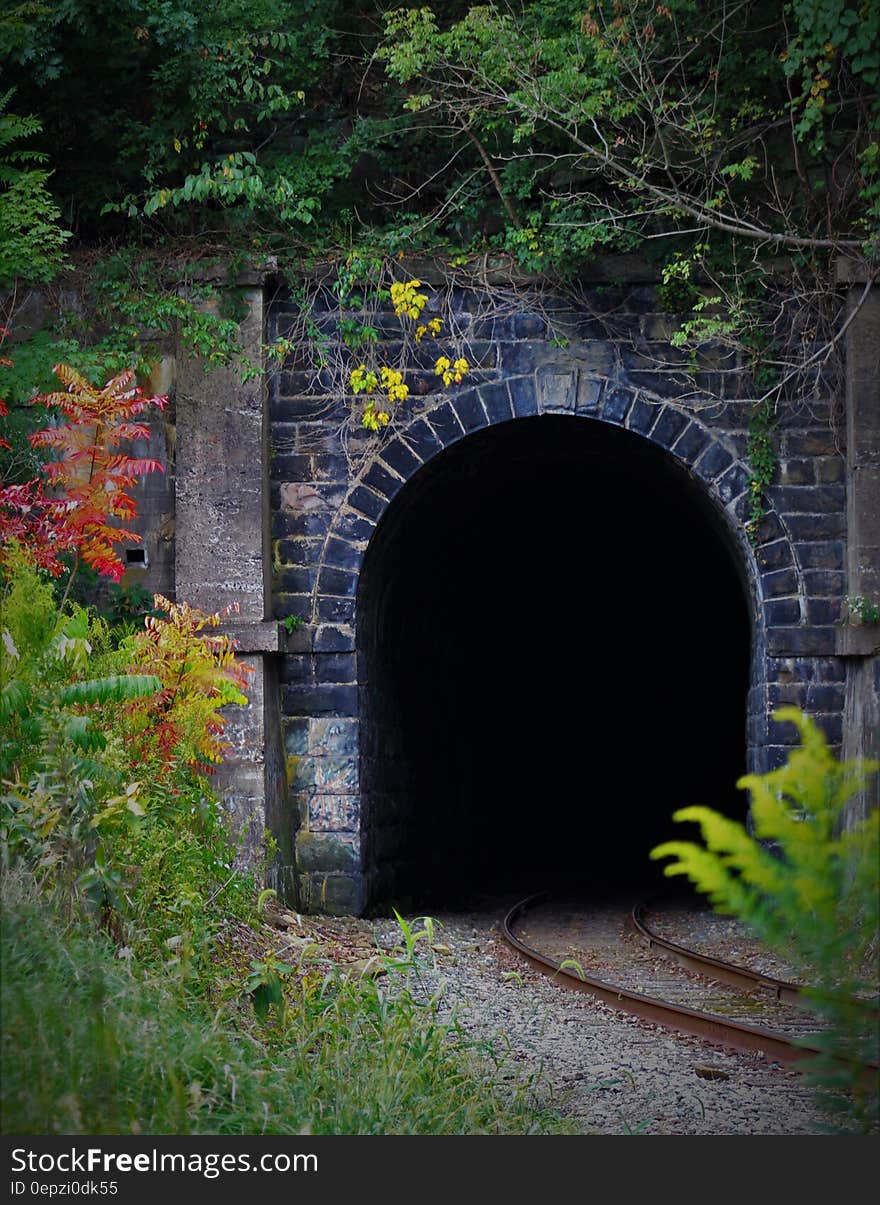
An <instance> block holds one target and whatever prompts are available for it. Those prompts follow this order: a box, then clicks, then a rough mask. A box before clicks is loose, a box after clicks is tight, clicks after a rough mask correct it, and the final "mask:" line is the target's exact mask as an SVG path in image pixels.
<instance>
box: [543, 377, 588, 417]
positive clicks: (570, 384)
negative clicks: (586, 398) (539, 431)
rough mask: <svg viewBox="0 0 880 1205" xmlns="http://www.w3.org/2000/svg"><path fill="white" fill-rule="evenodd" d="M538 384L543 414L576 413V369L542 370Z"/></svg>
mask: <svg viewBox="0 0 880 1205" xmlns="http://www.w3.org/2000/svg"><path fill="white" fill-rule="evenodd" d="M537 383H538V409H539V410H540V411H541V413H542V414H548V413H549V414H556V413H572V412H573V411H574V408H575V404H576V401H577V383H578V373H577V369H576V368H541V369H539V370H538V374H537Z"/></svg>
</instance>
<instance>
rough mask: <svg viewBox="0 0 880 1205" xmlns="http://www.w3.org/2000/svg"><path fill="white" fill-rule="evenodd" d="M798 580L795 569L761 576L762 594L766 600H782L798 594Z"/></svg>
mask: <svg viewBox="0 0 880 1205" xmlns="http://www.w3.org/2000/svg"><path fill="white" fill-rule="evenodd" d="M797 591H798V579H797V574H796V573H795V571H794V570H793V569H776V570H774V571H773V572H772V573H762V574H761V593H762V594H763V595H764V597H765V598H780V597H781V596H782V595H785V594H797Z"/></svg>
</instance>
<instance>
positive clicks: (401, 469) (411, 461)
mask: <svg viewBox="0 0 880 1205" xmlns="http://www.w3.org/2000/svg"><path fill="white" fill-rule="evenodd" d="M379 455H380V457H381V459H382V461H383V462H384V463H385V464H387V465H389V466H390V467H391V468H392V469H394V471H395V472H396V473H398V474H399V475H400V476H401V477H402V478H403V479H404V481H405V480H406V479H407V477H411V476H412V475H413V473H414V472H415V471H416V470H417V469H420V468H421V467H422V462H421V460H419V459H418V458H417V457H416V456H414V455H413V453H412V452H411V451H410V449H409V448H408V447H407V446H406V445H405V444H404V442H403V441H402V440H401V439H392V440H391V442H390V443H388V444H386V445H385V447H384V448H382V450H381V452H380V453H379Z"/></svg>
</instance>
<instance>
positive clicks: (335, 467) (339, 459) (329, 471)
mask: <svg viewBox="0 0 880 1205" xmlns="http://www.w3.org/2000/svg"><path fill="white" fill-rule="evenodd" d="M309 460H310V461H311V462H312V475H313V476H314V478H315V480H316V481H345V480H346V479H347V478H348V461H347V460H346V459H345V457H344V456H330V455H324V454H320V455H314V456H311V455H310V456H309Z"/></svg>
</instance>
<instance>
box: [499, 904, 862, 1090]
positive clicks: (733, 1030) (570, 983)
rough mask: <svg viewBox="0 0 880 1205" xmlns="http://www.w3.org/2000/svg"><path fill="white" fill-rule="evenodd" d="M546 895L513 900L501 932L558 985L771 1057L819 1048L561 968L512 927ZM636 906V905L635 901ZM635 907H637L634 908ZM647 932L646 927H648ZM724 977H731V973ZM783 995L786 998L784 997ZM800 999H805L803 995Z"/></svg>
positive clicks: (789, 987)
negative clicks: (517, 901) (531, 945)
mask: <svg viewBox="0 0 880 1205" xmlns="http://www.w3.org/2000/svg"><path fill="white" fill-rule="evenodd" d="M546 898H547V892H540V893H538V894H537V895H531V896H529V897H528V898H527V899H524V900H521V901H520V902H519V903H518V904H514V906H513V907H512V908H511V909H510V911H509V912H508V913H507V915H506V916H505V918H504V921H503V923H502V933H503V936H504V939H505V941H507V943H508V945H510V946H512V947H513V949H514V950H516V951H517V952H518V953H519V954H520V955H521V956H522V957H523V958H525V959H526V960H527V961H528V962H529V963H530V964H531V965H532V966H533V967H535V968H536V969H537V970H539V971H540V972H541V973H542V974H544V975H548V976H550V977H552V978H553V979H554V980H556V981H557V982H559V983H560V984H561V985H562V986H564V987H568V988H572V989H573V990H575V991H580V992H584V993H585V994H587V995H590V996H594V997H597V998H598V999H600V1000H603V1001H604V1002H605V1003H606V1004H610V1005H612V1006H613V1007H614V1008H618V1009H621V1010H622V1011H624V1012H627V1013H629V1014H631V1015H632V1016H636V1017H641V1018H642V1019H643V1020H645V1021H650V1022H652V1023H653V1024H655V1025H661V1026H663V1027H664V1028H666V1029H672V1030H675V1031H677V1032H679V1033H684V1034H688V1035H690V1036H694V1037H699V1038H703V1039H704V1040H706V1041H709V1042H712V1043H715V1044H716V1045H720V1046H726V1047H733V1048H734V1049H736V1050H744V1051H748V1052H754V1053H756V1054H758V1055H759V1056H760V1057H762V1058H765V1059H767V1060H768V1061H769V1062H777V1063H797V1062H798V1061H800V1060H802V1059H804V1058H810V1057H813V1056H815V1055H818V1054H819V1053H820V1049H819V1047H818V1046H816V1045H813V1043H812V1042H811V1041H810V1040H809V1039H805V1038H801V1037H799V1038H797V1039H789V1038H788V1037H786V1036H785V1035H784V1034H780V1033H774V1032H773V1031H772V1030H769V1029H762V1028H760V1027H758V1026H753V1025H745V1024H743V1023H742V1022H740V1021H732V1020H727V1019H726V1018H724V1017H718V1016H716V1015H714V1014H713V1013H704V1012H698V1011H697V1010H696V1009H692V1008H687V1007H684V1006H682V1005H677V1004H671V1003H670V1002H669V1001H666V1000H660V999H657V998H656V997H654V996H646V995H642V994H641V993H639V992H633V991H630V990H629V989H628V988H623V987H618V986H617V985H615V984H612V983H606V982H605V981H604V980H602V979H595V978H592V977H591V976H589V975H586V974H583V973H581V974H579V975H575V974H573V973H572V972H570V971H569V970H567V969H564V968H563V967H562V966H561V964H560V963H558V962H556V960H555V959H553V958H548V957H547V956H546V955H544V954H542V953H541V952H540V951H539V950H533V949H532V948H531V947H530V946H527V945H526V944H525V943H524V942H522V941H520V939H519V938H518V937H517V936H516V935H515V933H514V931H513V926H514V924H515V922H516V921H517V919H518V918H519V917H520V916H521V915H522V914H523V913H524V912H527V911H528V910H529V908H531V907H533V906H534V905H535V904H537V903H538V902H539V901H541V900H543V899H546ZM637 907H639V906H638V905H637ZM633 911H634V912H635V909H634V910H633ZM647 932H650V931H649V930H648V931H647ZM650 940H652V941H653V942H654V943H655V944H661V943H663V939H660V938H657V936H656V935H653V934H652V935H651V938H650ZM663 944H664V948H665V947H666V946H674V943H663ZM674 950H675V952H676V954H677V953H678V952H681V953H682V954H685V955H687V956H688V958H689V959H690V962H689V963H688V964H687V965H689V966H690V967H691V969H702V970H703V973H706V970H705V968H706V964H707V962H708V963H711V964H712V969H713V971H726V970H728V969H730V971H731V975H732V974H733V972H736V973H737V974H738V976H739V979H738V980H737V981H736V982H737V986H742V985H743V984H744V983H748V985H749V986H750V987H754V986H755V981H756V980H763V981H764V983H763V986H765V987H768V988H771V989H772V990H773V991H774V993H775V991H776V990H777V985H778V987H779V990H780V991H782V990H784V991H785V992H786V993H789V992H792V993H795V994H800V995H801V997H802V995H803V993H802V989H799V988H798V985H796V984H788V983H785V982H784V981H783V980H773V979H771V978H770V977H769V976H759V975H756V974H754V973H753V972H749V971H746V970H745V968H742V967H735V966H734V964H732V963H722V962H721V961H720V960H718V959H708V960H706V959H705V956H703V955H699V954H696V953H695V952H694V951H691V950H686V949H685V947H683V946H675V947H674ZM728 982H733V980H732V978H731V979H729V980H728ZM781 998H783V999H784V998H785V997H784V996H783V997H781ZM800 1003H801V1004H802V1003H803V999H802V998H801V1001H800ZM795 1042H796V1043H797V1044H795ZM876 1070H877V1064H876V1063H871V1064H868V1066H867V1067H866V1072H870V1073H873V1072H875V1071H876Z"/></svg>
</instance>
